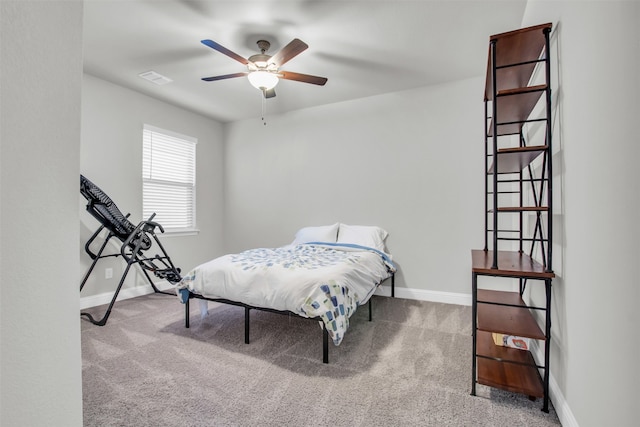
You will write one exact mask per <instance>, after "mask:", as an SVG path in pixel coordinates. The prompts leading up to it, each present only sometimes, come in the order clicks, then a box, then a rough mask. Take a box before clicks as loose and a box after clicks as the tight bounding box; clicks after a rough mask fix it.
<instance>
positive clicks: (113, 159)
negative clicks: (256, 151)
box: [77, 74, 223, 297]
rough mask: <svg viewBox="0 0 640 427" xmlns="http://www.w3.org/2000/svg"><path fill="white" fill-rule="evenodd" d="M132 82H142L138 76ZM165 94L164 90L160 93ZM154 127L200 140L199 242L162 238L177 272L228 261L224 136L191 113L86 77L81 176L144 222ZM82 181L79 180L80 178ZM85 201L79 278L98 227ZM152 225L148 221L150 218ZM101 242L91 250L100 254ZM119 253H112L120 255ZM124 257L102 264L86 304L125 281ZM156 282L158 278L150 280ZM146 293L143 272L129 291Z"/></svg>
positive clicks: (134, 274)
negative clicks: (145, 148)
mask: <svg viewBox="0 0 640 427" xmlns="http://www.w3.org/2000/svg"><path fill="white" fill-rule="evenodd" d="M132 78H138V77H137V76H132ZM158 90H162V86H158ZM144 124H150V125H153V126H156V127H159V128H163V129H167V130H170V131H173V132H178V133H180V134H183V135H188V136H192V137H195V138H197V139H198V145H197V147H196V156H197V160H196V161H197V164H196V169H197V175H196V191H197V193H196V220H197V226H198V228H199V230H200V232H199V233H198V234H197V235H193V236H171V235H169V234H162V235H160V238H161V241H162V244H163V246H164V247H165V248H166V250H167V252H168V253H169V256H171V259H172V261H173V262H174V264H175V265H176V266H177V267H180V268H182V270H183V271H185V272H186V271H188V270H189V269H191V268H193V267H195V266H196V265H198V264H200V263H202V262H204V261H208V260H209V259H212V258H214V257H216V256H219V255H221V254H222V252H223V250H222V212H223V194H222V188H223V183H222V181H223V166H222V160H223V151H222V149H223V129H222V125H221V124H220V123H218V122H216V121H213V120H210V119H208V118H205V117H203V116H200V115H197V114H194V113H190V112H188V111H186V110H184V109H181V108H177V107H174V106H172V105H169V104H167V103H164V102H162V101H158V100H157V99H154V98H151V97H149V96H145V95H142V94H140V93H138V92H134V91H131V90H129V89H125V88H123V87H122V86H118V85H115V84H113V83H109V82H107V81H105V80H102V79H99V78H97V77H94V76H91V75H88V74H85V75H84V79H83V85H82V146H81V156H80V171H81V173H82V174H84V175H85V176H86V177H87V178H88V179H90V180H91V181H92V182H93V183H94V184H96V185H97V186H98V187H100V188H101V189H102V190H103V191H104V192H105V193H106V194H108V195H109V197H111V199H113V201H114V202H115V203H116V205H117V206H118V207H119V208H120V210H121V211H122V212H123V213H125V214H126V213H130V214H131V216H130V220H131V222H133V223H134V224H137V223H138V222H139V221H141V220H142V219H143V218H142V172H141V168H142V128H143V125H144ZM78 180H79V178H78ZM78 199H79V200H80V202H79V203H80V207H79V209H80V210H81V211H84V212H82V213H81V215H80V218H81V222H80V228H81V229H80V243H81V246H80V260H81V267H82V268H81V270H82V271H81V273H80V274H79V275H78V279H77V282H78V286H79V284H80V280H81V277H82V276H83V275H84V273H85V271H86V269H87V268H88V267H89V265H90V262H91V259H90V258H89V256H88V255H87V254H86V253H85V251H84V243H85V242H86V241H87V240H88V239H89V237H90V236H91V234H92V233H93V232H94V231H95V230H96V229H97V228H98V226H99V223H98V222H97V221H96V220H95V218H93V217H92V216H91V215H90V214H89V213H87V212H86V211H85V206H86V200H85V199H84V198H83V197H82V196H80V194H79V193H78ZM144 219H146V218H144ZM101 242H102V240H100V239H98V241H97V242H96V243H95V244H94V246H92V248H94V251H97V250H98V249H99V245H100V244H101ZM119 247H120V246H119V245H117V244H115V243H114V245H113V246H112V249H115V250H116V251H117V250H118V249H119ZM106 267H111V268H113V269H114V276H113V278H112V279H109V280H105V279H104V269H105V268H106ZM123 267H124V262H123V260H122V258H121V257H118V258H109V259H105V260H101V261H99V263H98V265H97V267H96V269H95V270H94V273H93V274H92V275H91V276H90V278H89V280H88V281H87V284H86V285H85V288H84V289H83V291H82V296H83V297H85V296H91V295H96V294H101V293H106V292H109V293H111V294H113V290H114V289H115V287H116V285H117V281H118V280H119V278H120V277H121V274H122V271H123V269H124V268H123ZM152 278H153V279H155V277H153V276H152ZM145 285H146V286H148V284H147V283H146V279H145V278H144V276H143V275H142V274H141V273H140V272H139V269H138V268H135V269H133V270H132V271H131V272H130V273H129V275H128V276H127V282H126V285H125V289H127V288H131V287H134V286H145Z"/></svg>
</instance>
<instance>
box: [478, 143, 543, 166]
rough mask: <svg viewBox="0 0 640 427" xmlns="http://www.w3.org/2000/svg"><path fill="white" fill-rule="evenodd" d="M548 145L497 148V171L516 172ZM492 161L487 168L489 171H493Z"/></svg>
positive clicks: (535, 157)
mask: <svg viewBox="0 0 640 427" xmlns="http://www.w3.org/2000/svg"><path fill="white" fill-rule="evenodd" d="M548 148H549V147H548V146H547V145H539V146H535V147H515V148H503V149H499V150H498V157H497V159H498V160H497V164H498V173H517V172H520V171H521V170H522V169H524V168H525V167H526V166H527V165H529V164H530V163H531V162H533V161H534V160H535V159H537V158H538V156H540V154H542V153H544V152H545V150H547V149H548ZM495 164H496V162H494V163H493V164H492V165H491V167H490V168H489V173H492V172H493V169H494V165H495Z"/></svg>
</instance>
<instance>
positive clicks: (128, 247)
mask: <svg viewBox="0 0 640 427" xmlns="http://www.w3.org/2000/svg"><path fill="white" fill-rule="evenodd" d="M80 193H81V194H82V195H83V196H84V197H85V198H86V199H87V212H89V213H90V214H91V215H92V216H93V217H94V218H95V219H97V220H98V222H100V224H101V225H100V227H98V229H97V230H96V231H95V232H94V233H93V235H92V236H91V237H90V238H89V240H87V243H86V244H85V246H84V249H85V252H87V254H88V255H89V257H90V258H91V259H92V260H93V262H92V263H91V266H90V267H89V269H88V270H87V272H86V274H85V275H84V278H83V279H82V282H81V284H80V291H81V292H82V288H84V285H85V283H86V282H87V279H88V278H89V276H90V275H91V272H92V271H93V269H94V267H95V266H96V264H97V262H98V261H99V260H101V259H103V258H109V257H119V256H122V258H123V259H124V261H125V262H126V267H125V269H124V272H123V274H122V277H121V278H120V281H119V283H118V286H117V288H116V290H115V292H114V294H113V297H112V299H111V302H110V304H109V307H108V308H107V311H106V313H105V314H104V316H103V317H102V318H101V319H99V320H96V319H94V318H93V316H92V315H91V314H89V313H84V312H82V313H80V315H81V316H85V317H87V319H88V320H89V321H90V322H91V323H93V324H94V325H98V326H104V325H105V324H106V323H107V320H108V319H109V315H110V314H111V309H112V308H113V305H114V304H115V302H116V299H117V298H118V294H119V293H120V289H121V288H122V285H123V284H124V281H125V279H126V277H127V274H128V273H129V270H130V269H131V267H132V266H133V265H136V264H137V265H138V266H140V269H141V270H142V273H143V274H144V276H145V277H146V278H147V281H148V282H149V284H150V285H151V287H152V288H153V291H154V292H155V293H159V294H166V295H173V296H175V293H173V292H165V291H161V290H159V289H158V288H157V287H156V285H155V284H154V283H153V281H152V280H151V277H149V273H148V272H152V273H153V274H154V275H155V276H156V277H158V278H159V279H163V280H167V281H169V282H170V283H173V284H175V283H178V282H179V281H180V280H182V277H181V276H180V269H179V268H176V267H175V266H174V265H173V262H172V261H171V258H170V257H169V255H168V254H167V252H166V250H165V249H164V247H163V246H162V243H160V240H159V239H158V236H157V235H156V229H158V230H160V232H161V233H164V229H163V228H162V226H161V225H160V224H158V223H157V222H153V221H152V220H153V218H154V217H155V214H153V215H151V216H150V217H149V219H148V220H146V221H141V222H140V223H139V224H138V225H137V226H135V225H133V224H132V223H131V222H130V221H129V220H128V218H129V214H127V215H126V216H125V215H123V214H122V212H121V211H120V209H118V207H117V206H116V204H115V203H114V202H113V200H111V198H109V196H107V195H106V194H105V193H104V192H103V191H102V190H101V189H100V188H99V187H98V186H96V185H95V184H94V183H92V182H91V181H89V180H88V179H87V178H85V177H84V176H83V175H80ZM104 229H106V230H107V231H108V234H107V236H106V237H105V238H104V241H103V243H102V246H101V247H100V249H99V250H98V253H94V252H93V251H92V250H91V245H92V244H93V242H94V241H95V240H96V238H97V237H98V235H99V234H100V233H101V232H102V230H104ZM114 237H115V238H116V239H118V240H120V242H121V245H120V251H119V252H115V253H109V254H106V255H104V254H103V252H104V250H105V248H106V247H107V244H108V243H109V241H110V240H111V239H112V238H114ZM154 242H155V245H156V246H157V252H156V254H154V255H153V256H147V255H145V253H146V252H147V251H149V250H151V249H152V248H153V246H154Z"/></svg>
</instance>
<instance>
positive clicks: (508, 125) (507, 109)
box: [488, 85, 547, 136]
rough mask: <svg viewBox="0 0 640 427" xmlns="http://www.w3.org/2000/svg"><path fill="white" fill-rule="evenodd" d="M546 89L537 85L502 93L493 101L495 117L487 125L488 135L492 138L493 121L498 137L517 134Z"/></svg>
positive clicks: (544, 86)
mask: <svg viewBox="0 0 640 427" xmlns="http://www.w3.org/2000/svg"><path fill="white" fill-rule="evenodd" d="M546 87H547V86H546V85H539V86H532V87H524V88H517V89H511V90H509V91H503V92H502V94H501V95H499V96H498V98H497V99H496V101H495V102H496V115H495V117H494V118H493V119H492V121H491V123H489V128H488V135H489V136H493V120H495V121H496V123H497V124H498V136H501V135H511V134H513V133H519V132H520V130H521V129H522V126H523V125H524V122H525V121H526V120H527V119H528V118H529V115H530V114H531V112H532V111H533V109H534V107H535V106H536V104H537V103H538V101H539V100H540V97H541V95H542V94H543V93H544V90H545V89H546ZM502 95H508V96H502ZM514 122H515V123H514Z"/></svg>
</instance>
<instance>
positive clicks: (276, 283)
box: [176, 223, 396, 363]
mask: <svg viewBox="0 0 640 427" xmlns="http://www.w3.org/2000/svg"><path fill="white" fill-rule="evenodd" d="M387 235H388V233H387V232H386V231H385V230H383V229H382V228H380V227H376V226H362V225H347V224H340V223H336V224H332V225H326V226H313V227H304V228H302V229H300V230H299V231H298V232H297V233H296V235H295V239H294V241H293V242H292V243H291V244H289V245H286V246H282V247H277V248H257V249H250V250H247V251H244V252H241V253H237V254H228V255H224V256H221V257H219V258H216V259H213V260H211V261H209V262H206V263H204V264H202V265H199V266H198V267H196V268H194V269H193V270H191V271H190V272H188V273H186V274H185V275H184V276H183V278H182V280H181V281H180V282H179V283H178V284H177V285H176V291H177V293H178V295H179V297H180V300H181V302H182V303H184V304H185V305H186V307H185V327H187V328H188V327H189V301H190V300H192V299H198V300H199V301H200V312H201V315H202V316H206V315H207V308H206V303H207V301H216V302H222V303H226V304H232V305H237V306H241V307H244V309H245V343H247V344H248V343H249V327H250V318H249V317H250V316H249V313H250V310H252V309H257V310H265V311H271V312H275V313H280V314H294V315H297V316H300V317H303V318H307V319H312V320H316V321H319V322H320V325H321V327H322V331H323V362H324V363H328V341H329V338H330V339H331V340H332V341H333V343H334V344H335V345H340V343H341V342H342V340H343V338H344V335H345V333H346V332H347V330H348V328H349V319H350V317H351V316H352V315H353V314H354V313H355V311H356V310H357V308H358V307H360V306H362V305H364V304H367V303H368V305H369V320H371V296H372V295H373V294H374V292H375V291H376V289H377V288H378V286H380V285H381V283H382V282H383V281H385V280H387V279H390V280H391V288H392V296H394V294H395V292H394V286H395V283H394V277H395V271H396V267H395V265H394V263H393V261H392V259H391V255H390V254H389V253H387V252H386V248H385V239H386V237H387Z"/></svg>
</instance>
